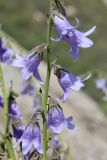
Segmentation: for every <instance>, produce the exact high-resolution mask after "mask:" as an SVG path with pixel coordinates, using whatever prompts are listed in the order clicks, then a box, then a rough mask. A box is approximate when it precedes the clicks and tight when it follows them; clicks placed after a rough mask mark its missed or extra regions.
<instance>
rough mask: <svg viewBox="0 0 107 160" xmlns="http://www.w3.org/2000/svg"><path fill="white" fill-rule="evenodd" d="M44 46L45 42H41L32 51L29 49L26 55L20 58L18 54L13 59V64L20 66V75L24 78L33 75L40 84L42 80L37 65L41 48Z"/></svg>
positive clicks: (41, 53)
mask: <svg viewBox="0 0 107 160" xmlns="http://www.w3.org/2000/svg"><path fill="white" fill-rule="evenodd" d="M45 46H46V45H45V44H42V45H40V46H38V47H37V48H36V49H35V50H34V51H31V53H30V54H29V55H28V56H27V57H25V58H22V57H20V56H18V57H17V59H16V60H14V61H13V63H12V65H13V66H15V67H21V68H22V75H23V78H24V80H28V79H29V78H30V77H31V76H32V75H33V76H34V77H35V78H36V79H37V80H38V81H39V82H40V83H41V84H43V81H42V80H41V77H40V75H39V72H38V67H39V64H40V62H41V61H42V58H43V50H44V47H45Z"/></svg>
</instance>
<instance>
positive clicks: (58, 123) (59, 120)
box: [47, 103, 75, 133]
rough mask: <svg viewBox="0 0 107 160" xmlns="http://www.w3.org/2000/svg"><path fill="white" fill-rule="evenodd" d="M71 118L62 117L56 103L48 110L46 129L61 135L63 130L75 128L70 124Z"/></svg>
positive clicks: (61, 111)
mask: <svg viewBox="0 0 107 160" xmlns="http://www.w3.org/2000/svg"><path fill="white" fill-rule="evenodd" d="M72 120H73V118H72V116H71V117H68V118H67V119H66V118H65V117H64V114H63V110H62V108H61V107H60V106H59V104H58V103H56V104H52V106H49V108H48V125H47V127H48V129H49V130H52V131H53V132H54V133H61V132H62V130H63V129H64V128H68V129H74V128H75V126H74V125H73V124H72V123H71V122H70V121H72Z"/></svg>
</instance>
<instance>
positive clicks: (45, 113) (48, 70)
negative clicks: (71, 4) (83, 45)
mask: <svg viewBox="0 0 107 160" xmlns="http://www.w3.org/2000/svg"><path fill="white" fill-rule="evenodd" d="M51 9H52V0H50V11H51ZM50 14H51V13H50ZM51 21H52V19H51V15H49V18H48V22H47V75H46V84H45V94H44V108H43V112H44V119H43V160H46V155H47V119H46V117H47V101H48V92H49V83H50V74H51V64H50V53H51V51H50V48H51Z"/></svg>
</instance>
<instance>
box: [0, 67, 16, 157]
mask: <svg viewBox="0 0 107 160" xmlns="http://www.w3.org/2000/svg"><path fill="white" fill-rule="evenodd" d="M0 82H1V87H2V94H3V100H4V135H5V143H6V146H7V150H8V154H9V157H10V158H12V160H15V155H14V152H13V148H12V143H11V139H10V137H9V135H8V134H9V129H8V94H7V91H6V87H5V81H4V77H3V72H2V66H1V64H0ZM6 135H7V136H6Z"/></svg>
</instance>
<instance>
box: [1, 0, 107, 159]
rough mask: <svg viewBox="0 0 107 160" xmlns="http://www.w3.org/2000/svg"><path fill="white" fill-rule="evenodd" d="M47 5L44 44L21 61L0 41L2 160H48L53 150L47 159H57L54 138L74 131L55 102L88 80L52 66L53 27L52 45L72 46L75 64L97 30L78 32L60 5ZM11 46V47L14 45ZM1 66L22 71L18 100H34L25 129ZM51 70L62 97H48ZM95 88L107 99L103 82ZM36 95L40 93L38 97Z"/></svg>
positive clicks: (55, 0) (59, 2)
mask: <svg viewBox="0 0 107 160" xmlns="http://www.w3.org/2000/svg"><path fill="white" fill-rule="evenodd" d="M49 1H50V5H49V13H48V20H47V36H46V37H47V39H46V43H43V44H41V45H39V46H37V47H35V48H34V49H33V50H31V51H30V52H29V53H28V55H27V56H25V57H22V56H19V55H18V54H15V55H14V54H13V51H12V49H11V48H9V47H8V46H7V45H6V44H5V43H4V42H5V41H3V39H2V38H0V87H1V91H2V93H1V95H2V96H3V98H2V97H1V96H0V107H2V108H3V110H4V112H3V113H4V125H3V126H4V131H3V132H2V133H3V136H2V134H1V137H2V140H3V143H4V146H3V147H2V146H1V143H0V149H1V148H3V154H4V155H6V158H5V159H12V160H16V154H17V157H19V159H21V160H23V159H24V160H28V159H32V158H33V157H34V158H36V159H42V160H47V158H48V152H47V151H48V150H49V149H50V148H51V150H52V152H51V153H50V154H51V155H49V156H51V159H55V158H56V159H60V149H59V148H60V147H61V146H62V144H61V143H60V142H59V141H58V139H57V137H55V136H54V135H55V134H57V135H58V136H59V134H61V132H62V131H63V129H64V128H68V129H70V130H72V131H73V130H74V129H75V128H76V127H75V125H74V124H73V123H72V120H73V118H72V116H70V117H68V118H65V116H64V113H63V109H62V108H61V106H60V105H59V103H58V101H59V99H60V100H62V102H65V101H66V100H67V99H68V97H69V94H70V92H71V91H73V90H74V91H79V90H80V89H81V88H82V87H83V86H84V83H83V81H84V80H86V79H88V77H87V78H85V79H82V78H81V77H79V76H75V75H74V74H72V73H70V72H68V71H67V70H65V69H63V67H61V66H59V65H56V64H55V63H56V60H53V59H52V58H51V52H52V51H51V42H52V41H51V37H52V36H51V35H52V25H53V24H55V26H56V29H57V31H58V34H59V38H56V39H53V41H56V42H59V41H61V40H64V41H66V42H67V43H68V44H69V45H70V46H71V49H70V50H69V51H68V52H67V54H68V55H69V54H73V57H74V60H77V59H78V57H79V47H81V48H88V47H91V46H92V45H93V41H92V40H90V39H89V38H87V36H88V35H90V34H92V33H93V32H94V31H95V29H96V27H95V26H94V27H92V28H91V29H90V30H89V31H87V32H85V33H83V32H80V31H78V30H77V26H75V27H74V26H73V25H72V24H70V22H69V21H68V20H67V17H66V16H67V14H66V11H65V7H64V3H63V1H62V0H49ZM78 22H79V21H78V20H77V25H78ZM0 33H1V32H0ZM4 37H5V36H4ZM9 44H11V43H9ZM12 46H13V47H14V45H12ZM12 46H11V47H12ZM45 51H46V53H47V54H46V58H45V60H46V64H47V71H46V77H45V79H46V80H45V82H43V81H42V78H41V76H40V74H39V67H40V64H41V62H42V60H43V58H44V52H45ZM17 53H19V52H17ZM59 58H60V57H59ZM51 60H52V61H51ZM1 62H3V63H8V64H10V65H11V66H12V67H19V68H21V71H22V76H23V79H24V80H25V81H24V83H23V87H22V88H21V94H20V95H19V96H22V94H28V95H30V96H32V97H33V98H32V99H33V101H34V113H33V115H34V116H33V118H32V120H31V121H30V122H29V123H28V126H27V127H26V128H25V126H24V125H23V119H24V117H23V118H22V114H21V112H20V110H19V106H18V104H17V103H16V101H15V98H16V96H17V94H16V92H15V91H13V90H12V87H13V86H11V87H10V89H9V91H8V89H7V86H6V85H5V80H4V76H3V71H2V65H1ZM53 68H54V74H55V75H56V77H57V80H58V82H59V85H60V87H61V88H62V90H63V95H62V96H61V97H59V98H56V99H55V98H53V97H52V96H50V94H49V89H50V88H49V87H50V78H51V71H52V69H53ZM32 76H34V79H36V80H37V81H39V85H38V86H39V88H38V87H36V82H35V83H34V84H35V87H34V86H33V85H32V84H31V83H30V80H31V79H30V78H31V77H32ZM32 78H33V77H32ZM11 84H12V83H11ZM98 87H99V88H101V89H102V90H103V91H104V92H105V93H106V95H107V86H106V84H105V81H103V83H102V84H100V85H98ZM35 88H36V91H35ZM37 91H39V92H38V93H37ZM26 105H27V104H26ZM35 118H36V119H35ZM11 128H12V129H11ZM12 131H13V132H12ZM10 133H12V134H10ZM50 136H51V137H50ZM52 137H53V139H52ZM13 138H15V139H16V144H15V146H14V148H16V147H17V146H18V145H19V144H20V145H19V146H20V151H19V152H20V153H19V152H17V150H16V153H14V149H13V144H12V143H13ZM49 140H51V141H49ZM42 142H43V143H42ZM49 142H50V143H49ZM50 144H51V145H50ZM52 145H53V146H52ZM0 152H1V150H0ZM20 155H21V156H20ZM56 156H57V157H56ZM69 158H70V157H69Z"/></svg>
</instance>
